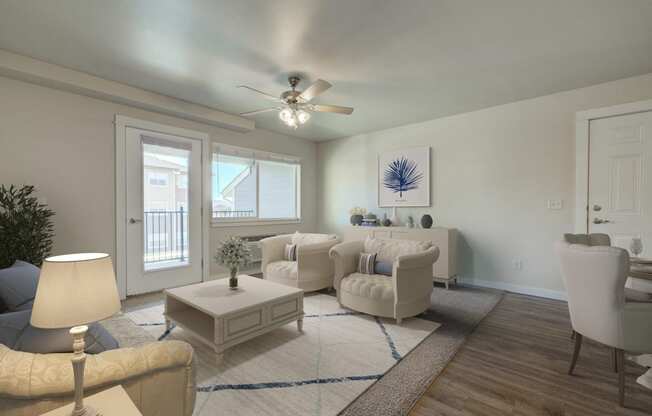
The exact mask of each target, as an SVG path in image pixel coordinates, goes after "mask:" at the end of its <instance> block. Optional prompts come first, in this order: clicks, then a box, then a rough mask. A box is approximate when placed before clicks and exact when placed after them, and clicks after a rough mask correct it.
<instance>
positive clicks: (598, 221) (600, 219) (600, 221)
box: [593, 217, 611, 224]
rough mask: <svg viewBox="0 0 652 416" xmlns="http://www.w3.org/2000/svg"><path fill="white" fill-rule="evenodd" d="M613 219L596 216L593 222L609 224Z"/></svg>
mask: <svg viewBox="0 0 652 416" xmlns="http://www.w3.org/2000/svg"><path fill="white" fill-rule="evenodd" d="M610 222H611V221H609V220H603V219H602V218H598V217H595V218H593V224H608V223H610Z"/></svg>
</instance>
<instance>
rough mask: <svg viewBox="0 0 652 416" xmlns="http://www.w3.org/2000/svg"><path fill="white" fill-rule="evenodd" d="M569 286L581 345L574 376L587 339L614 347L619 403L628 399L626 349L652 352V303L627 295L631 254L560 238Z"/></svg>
mask: <svg viewBox="0 0 652 416" xmlns="http://www.w3.org/2000/svg"><path fill="white" fill-rule="evenodd" d="M556 249H557V252H558V254H559V258H560V265H561V274H562V277H563V280H564V284H565V285H566V291H567V296H568V309H569V312H570V318H571V324H572V326H573V331H575V348H574V350H573V356H572V359H571V363H570V367H569V369H568V374H571V375H572V374H573V370H574V369H575V364H576V363H577V360H578V357H579V353H580V349H581V346H582V340H583V338H584V337H587V338H590V339H592V340H594V341H597V342H599V343H601V344H604V345H606V346H608V347H611V348H613V349H614V355H615V363H616V366H615V369H616V371H617V372H618V401H619V403H620V405H621V406H624V403H625V362H624V361H625V351H627V352H630V353H639V354H642V353H650V352H652V331H650V322H652V302H638V301H635V300H631V299H627V298H626V296H625V281H626V280H627V275H628V272H629V254H628V253H627V251H626V250H624V249H622V248H617V247H606V246H588V245H582V244H569V243H567V242H565V241H564V242H559V243H557V246H556Z"/></svg>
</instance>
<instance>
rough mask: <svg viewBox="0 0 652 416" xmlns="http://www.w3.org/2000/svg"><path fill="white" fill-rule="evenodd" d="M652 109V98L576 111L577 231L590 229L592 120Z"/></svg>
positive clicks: (583, 231) (584, 231) (582, 231)
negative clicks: (590, 145)
mask: <svg viewBox="0 0 652 416" xmlns="http://www.w3.org/2000/svg"><path fill="white" fill-rule="evenodd" d="M646 111H652V100H645V101H637V102H634V103H627V104H620V105H614V106H610V107H602V108H596V109H592V110H585V111H578V112H577V113H575V232H577V233H586V232H588V229H589V215H588V207H589V144H590V125H591V121H592V120H597V119H601V118H607V117H616V116H623V115H627V114H635V113H643V112H646Z"/></svg>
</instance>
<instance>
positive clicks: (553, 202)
mask: <svg viewBox="0 0 652 416" xmlns="http://www.w3.org/2000/svg"><path fill="white" fill-rule="evenodd" d="M563 206H564V202H563V201H562V200H561V199H549V200H548V209H562V207H563Z"/></svg>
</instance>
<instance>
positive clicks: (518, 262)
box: [512, 259, 523, 270]
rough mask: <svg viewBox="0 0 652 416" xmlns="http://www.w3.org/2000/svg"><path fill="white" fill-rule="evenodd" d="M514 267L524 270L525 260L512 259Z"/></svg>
mask: <svg viewBox="0 0 652 416" xmlns="http://www.w3.org/2000/svg"><path fill="white" fill-rule="evenodd" d="M512 267H513V268H514V270H523V260H521V259H514V260H512Z"/></svg>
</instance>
